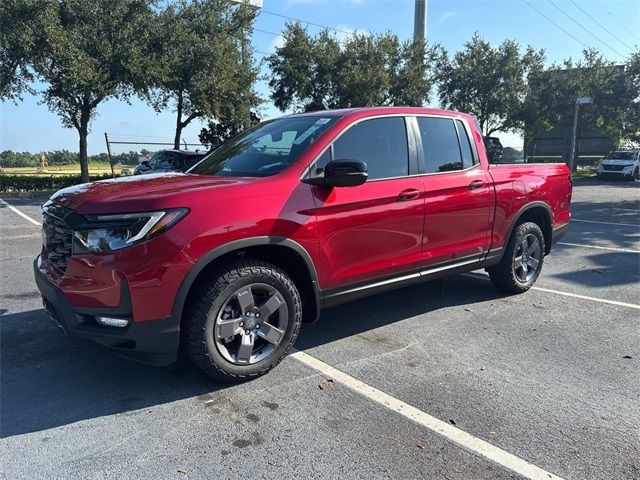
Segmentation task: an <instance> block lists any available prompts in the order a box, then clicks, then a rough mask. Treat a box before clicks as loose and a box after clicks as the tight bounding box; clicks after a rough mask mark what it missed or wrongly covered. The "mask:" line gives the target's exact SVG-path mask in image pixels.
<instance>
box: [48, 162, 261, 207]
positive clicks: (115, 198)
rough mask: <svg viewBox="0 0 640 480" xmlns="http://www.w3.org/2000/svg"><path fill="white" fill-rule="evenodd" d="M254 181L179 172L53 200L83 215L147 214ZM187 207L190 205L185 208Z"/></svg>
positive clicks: (74, 191)
mask: <svg viewBox="0 0 640 480" xmlns="http://www.w3.org/2000/svg"><path fill="white" fill-rule="evenodd" d="M253 181H255V179H253V178H244V177H243V178H239V177H214V176H206V175H189V174H185V173H178V172H166V173H151V174H148V175H136V176H129V177H121V178H116V179H109V180H100V181H97V182H91V183H83V184H81V185H75V186H73V187H68V188H64V189H62V190H59V191H58V192H56V193H55V194H54V195H53V196H52V197H51V200H53V201H55V202H57V203H59V204H61V205H64V206H65V207H68V208H71V209H73V210H75V211H77V212H78V213H80V214H100V213H102V214H105V213H127V212H135V211H145V210H147V209H148V207H149V206H150V205H153V206H154V208H158V206H162V205H164V204H168V203H170V202H171V199H175V198H176V197H181V200H184V197H185V196H188V194H190V193H193V192H194V191H197V190H203V189H204V190H209V189H218V188H222V187H228V186H231V185H243V184H248V183H252V182H253ZM182 206H186V207H188V206H189V205H182Z"/></svg>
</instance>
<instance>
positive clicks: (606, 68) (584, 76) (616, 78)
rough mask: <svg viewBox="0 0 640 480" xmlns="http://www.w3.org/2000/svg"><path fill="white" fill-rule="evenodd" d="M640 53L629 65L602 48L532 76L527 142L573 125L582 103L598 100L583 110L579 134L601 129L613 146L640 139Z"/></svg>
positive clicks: (525, 110)
mask: <svg viewBox="0 0 640 480" xmlns="http://www.w3.org/2000/svg"><path fill="white" fill-rule="evenodd" d="M638 57H639V53H638V52H635V53H634V54H632V55H631V56H630V57H629V59H628V61H627V63H626V64H625V65H617V64H615V63H613V62H611V61H608V60H606V59H605V58H604V57H602V55H601V54H600V53H599V52H597V51H596V50H585V51H584V52H583V56H582V58H581V59H579V60H578V61H577V62H576V61H573V60H572V59H567V60H565V61H564V62H563V63H562V64H554V65H552V66H551V67H550V68H548V69H545V70H537V71H535V72H532V74H531V76H530V78H529V82H528V89H527V95H526V98H525V101H524V104H523V107H522V110H521V112H520V119H521V120H522V121H523V123H524V133H525V141H527V140H528V139H531V138H533V137H534V135H536V134H539V133H540V132H543V131H545V130H549V129H551V128H553V127H554V126H556V125H559V124H571V121H572V118H573V113H574V108H575V103H576V99H577V98H579V97H592V98H593V104H591V105H588V106H586V107H585V108H582V109H581V110H580V122H579V132H580V130H583V129H585V128H594V127H595V128H598V129H599V130H600V131H602V132H603V133H604V134H605V135H606V136H607V137H608V138H610V139H611V140H612V142H613V143H614V144H616V145H618V144H624V143H628V144H633V143H634V142H639V141H640V67H639V66H638V62H639V60H638Z"/></svg>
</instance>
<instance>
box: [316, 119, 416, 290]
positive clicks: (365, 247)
mask: <svg viewBox="0 0 640 480" xmlns="http://www.w3.org/2000/svg"><path fill="white" fill-rule="evenodd" d="M329 160H362V161H364V162H366V163H367V167H368V172H369V178H368V180H367V182H366V183H364V184H363V185H360V186H357V187H341V188H340V187H335V188H332V189H328V188H326V187H320V186H312V187H311V188H312V191H313V195H314V199H315V203H316V208H317V220H318V235H319V244H320V259H321V262H320V266H319V270H320V281H321V287H322V288H323V289H327V290H331V289H334V288H338V287H344V286H346V285H353V284H358V283H366V282H369V281H371V280H372V279H375V278H383V277H385V276H393V275H395V274H400V273H402V272H407V271H411V270H415V271H418V270H419V268H420V266H421V263H422V232H423V230H422V229H423V221H424V195H423V192H424V190H423V183H422V178H421V177H419V176H411V173H415V172H412V171H411V170H412V169H411V168H410V163H411V165H413V162H410V160H412V159H410V157H409V148H408V137H407V128H406V122H405V118H404V117H402V116H389V117H380V118H373V119H365V120H362V121H360V122H358V123H357V124H355V125H352V126H350V127H349V128H348V129H347V130H346V131H345V132H343V133H342V134H341V135H340V136H339V137H338V138H337V139H336V140H335V141H334V142H333V143H332V145H331V147H330V148H329V149H328V150H326V151H325V153H324V154H323V155H322V156H321V157H320V159H319V160H318V162H317V165H316V169H320V168H323V166H324V165H326V163H327V162H328V161H329Z"/></svg>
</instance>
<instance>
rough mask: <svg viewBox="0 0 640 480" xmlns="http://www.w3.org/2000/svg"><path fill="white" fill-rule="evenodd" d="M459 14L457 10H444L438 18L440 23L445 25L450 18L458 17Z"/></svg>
mask: <svg viewBox="0 0 640 480" xmlns="http://www.w3.org/2000/svg"><path fill="white" fill-rule="evenodd" d="M457 15H458V14H457V13H456V12H444V13H443V14H442V15H440V18H439V19H438V25H443V24H444V23H446V22H447V21H448V20H451V19H453V18H456V16H457Z"/></svg>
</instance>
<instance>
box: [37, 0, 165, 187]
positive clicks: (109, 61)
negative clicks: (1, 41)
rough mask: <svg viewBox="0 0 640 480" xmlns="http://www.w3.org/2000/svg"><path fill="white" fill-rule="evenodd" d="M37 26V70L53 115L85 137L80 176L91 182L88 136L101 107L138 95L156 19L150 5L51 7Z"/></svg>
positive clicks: (112, 0) (113, 2)
mask: <svg viewBox="0 0 640 480" xmlns="http://www.w3.org/2000/svg"><path fill="white" fill-rule="evenodd" d="M43 4H44V5H45V8H44V9H43V11H42V15H41V16H39V17H38V18H37V19H34V20H33V21H34V22H35V23H36V25H37V31H38V32H39V33H38V34H37V38H36V43H37V48H36V50H35V51H34V52H33V55H32V59H31V65H32V67H33V70H34V71H35V72H36V74H37V75H38V77H39V78H40V79H41V80H43V81H44V82H45V83H46V87H45V90H44V91H43V92H42V94H43V99H44V102H45V103H46V104H47V105H48V107H49V109H50V110H51V111H53V112H55V113H57V114H58V116H60V118H61V120H62V123H63V125H64V126H65V127H72V128H75V129H76V130H77V131H78V134H79V160H80V171H81V176H82V179H83V180H84V181H88V179H89V169H88V161H87V135H88V132H89V124H90V121H91V119H92V118H93V117H94V116H95V113H96V107H97V106H98V105H99V104H100V103H101V102H103V101H104V100H106V99H108V98H114V97H119V98H127V97H128V95H130V94H131V93H132V92H133V91H134V87H135V80H136V78H139V77H140V75H141V71H142V70H143V66H144V65H145V58H144V56H143V49H142V40H143V38H144V33H143V32H144V29H145V25H147V24H148V22H149V20H150V18H151V17H152V11H151V9H150V8H149V2H148V1H146V0H104V1H100V2H87V1H84V0H65V1H61V2H54V1H47V2H44V3H43Z"/></svg>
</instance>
